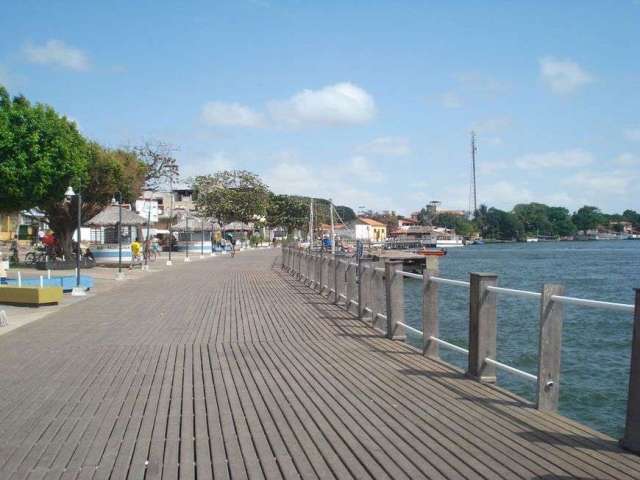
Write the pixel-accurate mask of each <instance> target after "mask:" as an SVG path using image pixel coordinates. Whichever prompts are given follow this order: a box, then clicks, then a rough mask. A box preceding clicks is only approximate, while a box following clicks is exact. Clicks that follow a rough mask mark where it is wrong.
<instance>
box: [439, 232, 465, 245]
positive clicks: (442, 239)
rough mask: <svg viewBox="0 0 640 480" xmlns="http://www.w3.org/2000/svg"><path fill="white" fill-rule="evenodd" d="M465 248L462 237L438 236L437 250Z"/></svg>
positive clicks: (452, 235) (453, 235) (454, 235)
mask: <svg viewBox="0 0 640 480" xmlns="http://www.w3.org/2000/svg"><path fill="white" fill-rule="evenodd" d="M454 247H464V241H463V240H462V237H460V236H458V235H456V234H455V233H454V234H451V235H448V234H447V235H438V237H437V238H436V248H454Z"/></svg>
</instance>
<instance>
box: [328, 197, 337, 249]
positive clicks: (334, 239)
mask: <svg viewBox="0 0 640 480" xmlns="http://www.w3.org/2000/svg"><path fill="white" fill-rule="evenodd" d="M329 216H330V217H331V255H335V254H336V231H335V228H334V225H333V200H331V199H329Z"/></svg>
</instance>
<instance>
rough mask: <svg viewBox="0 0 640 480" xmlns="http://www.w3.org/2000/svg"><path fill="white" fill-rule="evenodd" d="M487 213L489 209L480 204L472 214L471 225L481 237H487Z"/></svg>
mask: <svg viewBox="0 0 640 480" xmlns="http://www.w3.org/2000/svg"><path fill="white" fill-rule="evenodd" d="M488 213H489V209H488V208H487V206H486V205H485V204H481V205H480V206H479V207H478V209H477V210H476V211H475V212H473V223H474V225H475V227H476V230H477V231H479V232H480V235H481V236H482V237H485V236H486V235H487V230H488V228H489V224H488V218H487V217H488Z"/></svg>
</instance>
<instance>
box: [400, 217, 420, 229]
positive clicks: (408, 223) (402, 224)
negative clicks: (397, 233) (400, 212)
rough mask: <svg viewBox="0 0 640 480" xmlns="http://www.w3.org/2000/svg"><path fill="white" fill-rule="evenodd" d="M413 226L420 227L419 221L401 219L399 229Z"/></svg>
mask: <svg viewBox="0 0 640 480" xmlns="http://www.w3.org/2000/svg"><path fill="white" fill-rule="evenodd" d="M412 225H418V221H417V220H414V219H413V218H399V219H398V227H409V226H412Z"/></svg>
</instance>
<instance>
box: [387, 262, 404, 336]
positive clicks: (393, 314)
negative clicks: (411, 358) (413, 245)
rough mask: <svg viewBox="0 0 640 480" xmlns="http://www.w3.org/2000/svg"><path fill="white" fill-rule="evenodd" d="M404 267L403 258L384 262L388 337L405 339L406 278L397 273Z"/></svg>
mask: <svg viewBox="0 0 640 480" xmlns="http://www.w3.org/2000/svg"><path fill="white" fill-rule="evenodd" d="M403 267H404V262H403V261H402V260H387V261H386V262H385V264H384V291H385V301H386V310H387V312H386V314H387V328H386V336H387V338H391V339H397V340H404V338H405V333H404V327H403V326H402V325H400V324H403V323H404V279H403V278H402V276H401V275H400V274H399V273H397V272H399V271H400V272H401V271H402V270H403Z"/></svg>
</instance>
